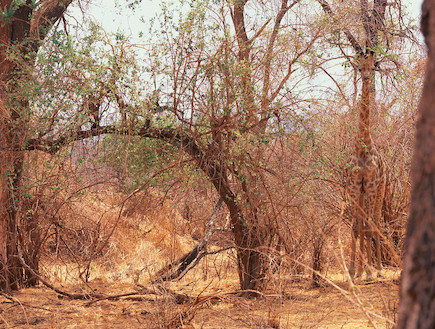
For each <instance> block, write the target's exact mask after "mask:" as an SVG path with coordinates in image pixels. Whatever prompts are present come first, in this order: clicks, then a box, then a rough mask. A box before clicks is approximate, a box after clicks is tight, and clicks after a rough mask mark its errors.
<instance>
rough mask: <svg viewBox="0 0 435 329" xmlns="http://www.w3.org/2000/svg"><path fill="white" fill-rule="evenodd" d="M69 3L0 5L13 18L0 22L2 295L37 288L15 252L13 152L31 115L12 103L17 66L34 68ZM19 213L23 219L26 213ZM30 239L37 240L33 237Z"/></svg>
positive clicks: (17, 179)
mask: <svg viewBox="0 0 435 329" xmlns="http://www.w3.org/2000/svg"><path fill="white" fill-rule="evenodd" d="M71 2H72V0H51V1H43V2H41V4H40V6H37V9H34V7H33V5H32V4H33V2H32V1H30V0H28V1H25V2H24V4H20V5H18V4H17V2H16V1H12V0H0V10H1V11H2V12H4V13H8V14H9V13H11V14H12V15H11V16H10V17H6V15H4V17H3V19H0V23H1V24H0V84H1V87H0V143H1V144H0V146H1V147H0V160H1V161H0V289H1V290H4V291H9V290H15V289H19V288H20V287H21V286H23V284H25V282H27V284H29V283H30V284H36V282H37V280H36V279H35V278H34V277H33V276H32V275H31V274H30V272H28V271H26V270H25V268H24V267H23V266H22V264H21V263H20V261H19V259H18V255H19V254H20V253H21V252H23V250H19V244H22V241H19V222H18V219H19V218H18V207H19V204H20V198H21V193H20V185H21V175H22V169H23V159H24V154H23V152H21V151H16V152H14V151H13V150H14V149H20V147H23V148H24V141H25V133H26V129H25V125H26V123H27V121H28V115H30V113H29V108H28V104H29V100H28V99H26V98H25V97H23V96H19V97H15V96H17V95H19V89H18V88H19V85H20V84H19V82H20V81H22V79H26V78H27V77H26V75H25V74H23V73H22V72H20V69H21V68H20V66H19V65H25V66H32V65H33V64H34V58H35V56H36V53H37V51H38V49H39V46H40V44H41V41H42V40H43V39H44V38H45V36H46V34H47V33H48V31H49V30H50V27H51V26H52V25H53V24H54V23H55V22H56V21H57V20H58V19H59V18H60V17H61V16H62V15H63V13H64V12H65V10H66V8H67V7H68V6H69V4H70V3H71ZM20 3H21V2H20ZM10 50H12V51H17V55H19V56H17V58H14V60H13V61H10V60H9V58H8V52H9V51H10ZM20 58H21V59H22V62H21V63H20ZM22 212H23V213H26V209H24V211H22ZM32 225H33V224H32ZM25 230H26V228H24V231H25ZM32 233H33V235H34V237H33V238H34V240H35V239H36V240H37V237H36V236H35V234H37V231H33V232H32ZM19 242H20V243H19ZM37 250H38V247H37V246H35V245H32V244H30V245H28V246H27V250H26V251H27V252H28V253H30V254H29V255H24V258H26V259H27V260H29V261H30V260H32V262H31V263H32V264H31V265H32V268H33V269H35V270H37V267H38V264H37V262H38V257H37V254H36V253H37ZM28 256H29V257H28ZM29 265H30V264H29Z"/></svg>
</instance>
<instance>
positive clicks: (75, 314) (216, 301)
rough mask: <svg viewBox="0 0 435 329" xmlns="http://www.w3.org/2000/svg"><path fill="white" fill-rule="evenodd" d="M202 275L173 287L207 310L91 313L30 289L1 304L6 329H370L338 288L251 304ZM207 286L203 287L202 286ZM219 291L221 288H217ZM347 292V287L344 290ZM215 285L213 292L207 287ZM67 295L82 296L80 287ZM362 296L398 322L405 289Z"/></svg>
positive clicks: (109, 286)
mask: <svg viewBox="0 0 435 329" xmlns="http://www.w3.org/2000/svg"><path fill="white" fill-rule="evenodd" d="M197 275H198V273H197V274H195V275H190V276H189V278H186V279H183V280H182V282H178V283H175V284H174V283H172V284H171V285H170V286H171V288H172V289H176V290H177V291H179V292H180V291H184V292H187V293H189V294H190V295H193V296H195V295H198V294H201V295H202V296H205V295H213V296H215V298H213V299H210V300H209V301H208V302H205V303H203V304H202V305H201V307H199V308H197V309H192V308H191V305H189V303H188V304H186V305H177V304H175V303H174V301H173V300H171V298H170V297H169V296H165V295H162V296H153V295H146V296H143V300H140V301H139V300H128V299H127V300H122V298H121V299H119V300H115V301H109V300H103V301H100V302H97V303H94V304H92V305H90V306H86V304H87V303H86V301H75V300H67V299H64V298H59V296H57V295H56V294H55V293H54V292H53V291H50V290H48V289H46V288H44V287H39V288H29V289H23V290H21V291H19V292H18V293H16V294H15V295H14V296H13V299H12V300H10V299H8V298H6V297H1V298H0V301H1V314H0V315H1V320H2V322H3V323H2V326H3V327H4V328H27V327H29V328H30V327H31V328H35V327H37V328H171V327H172V328H175V327H176V326H171V325H170V324H171V323H173V320H174V319H177V316H178V317H179V315H180V314H183V312H186V310H187V311H189V310H190V309H192V314H191V315H192V316H194V318H193V321H192V322H191V325H193V327H194V328H368V327H371V325H370V323H369V321H368V319H367V317H366V315H365V314H364V312H363V311H362V310H361V308H360V307H359V306H358V305H356V304H354V303H352V302H350V301H348V300H347V299H346V298H343V295H342V293H341V292H340V291H338V290H337V289H335V288H333V287H324V288H319V289H309V288H308V287H309V282H308V280H302V281H300V282H299V283H297V284H295V283H292V284H289V285H287V287H286V289H285V292H284V293H283V294H272V293H271V294H266V295H265V298H261V299H257V300H249V299H245V298H241V297H235V296H233V295H228V294H226V293H225V292H229V291H234V289H235V287H236V284H237V282H236V280H235V278H233V280H231V278H228V280H225V281H220V282H215V280H209V281H208V282H207V280H206V281H202V280H201V281H198V280H197V278H196V279H195V277H197ZM200 282H201V283H200ZM214 283H216V284H214ZM337 283H338V284H339V285H343V283H340V282H337ZM90 285H91V286H92V288H94V289H95V290H96V291H99V292H105V293H111V294H118V293H123V292H126V291H131V290H132V289H133V288H134V287H133V285H132V284H129V283H126V282H117V283H114V282H109V281H105V280H98V279H97V280H94V281H91V282H90ZM205 285H207V286H206V287H204V286H205ZM65 289H68V290H70V291H71V290H73V291H76V292H79V291H81V290H82V287H80V286H69V287H65ZM357 289H358V296H359V297H360V298H361V300H362V302H363V303H364V306H365V307H366V308H367V309H369V310H370V311H373V312H376V313H378V314H379V315H382V316H385V317H386V318H389V319H392V316H393V314H394V313H395V309H396V305H397V301H398V297H397V294H398V287H397V284H395V283H394V281H392V280H391V279H388V280H384V281H383V282H378V283H373V284H367V285H365V284H361V285H357ZM372 321H373V322H374V324H375V325H376V327H377V328H391V327H392V326H391V325H390V324H389V323H388V322H387V321H386V320H385V319H372Z"/></svg>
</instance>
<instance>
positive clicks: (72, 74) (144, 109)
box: [15, 0, 322, 294]
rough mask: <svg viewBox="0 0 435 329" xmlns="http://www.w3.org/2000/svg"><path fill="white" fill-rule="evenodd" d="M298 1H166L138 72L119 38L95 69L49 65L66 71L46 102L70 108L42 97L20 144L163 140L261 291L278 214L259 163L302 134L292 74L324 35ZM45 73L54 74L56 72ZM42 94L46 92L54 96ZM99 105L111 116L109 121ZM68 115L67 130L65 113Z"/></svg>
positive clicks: (246, 285)
mask: <svg viewBox="0 0 435 329" xmlns="http://www.w3.org/2000/svg"><path fill="white" fill-rule="evenodd" d="M298 2H299V1H285V0H282V1H280V2H279V3H278V4H273V3H267V4H263V3H262V2H258V3H257V2H248V1H236V2H229V3H220V4H216V3H213V2H208V1H200V2H194V3H193V2H192V4H191V5H192V7H191V8H190V9H189V10H187V13H186V14H182V13H183V12H186V10H184V11H183V10H182V11H179V12H180V13H181V14H174V13H171V12H169V9H168V8H165V11H164V15H165V16H164V20H163V21H164V23H165V25H164V26H163V29H160V28H159V29H158V30H157V31H155V33H154V34H153V35H154V36H159V38H160V39H159V40H163V42H160V43H157V44H155V45H154V46H153V47H151V48H150V49H149V54H150V57H149V59H148V60H149V68H148V71H147V72H145V74H144V75H141V74H142V73H138V72H139V71H140V70H139V69H138V66H137V65H135V60H134V58H135V56H134V51H133V50H132V49H131V47H130V46H129V45H128V43H127V42H125V39H124V37H123V36H122V35H121V34H117V35H115V39H116V42H115V43H116V44H109V43H107V44H106V46H109V47H108V48H109V49H110V51H111V54H110V51H109V53H107V52H106V53H105V54H107V56H106V58H98V59H97V61H98V63H100V64H98V65H96V64H95V61H94V62H92V65H88V66H86V65H82V64H79V63H76V62H75V61H76V59H77V58H74V56H72V57H68V56H60V57H59V58H61V59H62V60H61V61H59V60H58V61H57V63H56V64H54V66H53V64H50V65H52V67H54V68H55V70H54V71H55V72H65V71H68V72H69V73H68V74H67V75H60V77H61V79H58V80H57V81H60V82H62V84H60V83H57V87H58V88H61V90H62V93H54V97H58V98H57V99H58V100H59V101H61V99H60V97H59V94H62V99H65V98H68V97H69V98H70V99H74V100H75V103H76V104H79V105H78V106H77V105H75V106H74V105H73V102H71V104H70V105H68V104H65V105H66V106H65V107H64V108H63V107H60V106H58V105H56V107H54V108H53V106H52V105H47V106H46V105H44V103H43V102H41V103H40V105H41V108H42V109H43V110H45V111H48V112H46V115H41V116H40V117H41V120H42V121H41V122H40V123H39V124H38V125H39V126H43V127H47V130H44V133H43V134H42V135H41V134H39V135H38V134H33V135H32V136H29V138H28V139H27V141H26V145H25V147H24V148H25V149H27V150H35V149H38V150H43V151H45V152H56V151H58V150H59V149H61V148H62V147H64V146H65V145H68V144H70V143H73V142H74V141H76V140H81V139H86V138H91V137H93V136H100V135H109V134H113V135H117V136H120V137H121V138H124V137H127V136H138V137H141V138H147V139H158V140H162V141H165V142H167V143H170V144H172V145H173V146H174V147H175V148H176V149H178V150H182V151H183V152H184V154H185V156H186V159H185V162H189V163H190V164H193V165H194V166H196V168H197V169H198V174H200V175H202V177H204V179H206V180H208V181H209V183H211V184H212V185H213V186H214V188H215V190H216V193H217V195H218V196H219V197H220V198H222V199H223V201H224V203H225V204H226V206H227V208H228V211H229V213H230V218H231V230H232V233H233V237H234V243H235V246H236V250H237V261H238V271H239V278H240V285H241V288H242V289H243V290H248V292H247V293H248V294H250V293H252V291H253V290H257V289H261V288H262V281H263V278H264V275H265V273H266V271H267V266H266V264H265V263H264V261H263V260H264V259H263V254H264V253H265V251H266V250H267V249H268V247H269V245H273V244H274V243H275V242H274V241H276V240H277V235H278V232H279V229H278V228H277V227H276V225H275V226H272V224H273V221H277V218H275V217H274V215H277V213H275V214H273V213H272V211H270V210H269V209H267V205H268V204H271V203H273V199H271V196H270V193H269V194H268V191H267V183H266V181H265V179H264V177H265V175H275V173H274V172H273V171H271V169H270V168H268V166H267V160H266V158H265V157H266V156H269V158H270V154H269V155H268V154H267V152H266V148H265V146H266V145H268V143H270V142H271V140H272V139H273V138H275V137H279V136H280V134H282V133H283V131H285V130H286V129H288V130H292V131H296V130H297V129H299V128H297V127H298V124H299V123H300V122H301V121H302V120H301V117H300V116H299V115H298V114H296V113H297V112H298V111H299V110H300V111H301V112H303V111H305V109H304V106H303V104H302V103H303V101H301V102H299V101H298V100H297V96H294V94H292V92H295V90H296V88H294V86H292V84H291V83H290V77H291V76H292V74H293V73H294V71H295V69H296V67H298V65H299V64H300V63H301V62H302V58H303V56H304V54H306V53H307V52H308V51H309V49H310V47H311V45H312V44H313V43H314V42H315V40H316V39H317V38H318V36H319V35H320V34H321V31H322V29H321V27H319V28H318V27H317V26H315V25H313V24H311V25H310V24H309V23H306V22H305V21H302V20H301V17H303V15H300V13H298V12H292V10H295V9H294V8H297V4H298ZM250 5H252V7H249V6H250ZM255 5H260V6H262V10H261V11H260V12H261V13H262V15H259V16H258V19H257V18H256V19H253V18H250V15H249V11H250V10H255ZM307 15H308V14H307ZM174 17H175V18H177V19H178V21H174ZM293 19H294V20H297V22H295V23H294V27H292V24H291V22H292V20H293ZM306 19H307V22H308V21H309V20H310V17H308V16H307V18H306ZM284 21H286V24H285V25H283V22H284ZM216 22H217V23H216ZM304 24H305V27H306V28H301V25H302V26H303V25H304ZM230 25H232V27H233V29H232V28H230ZM283 26H285V28H284V27H283ZM232 31H234V34H233V32H232ZM99 37H100V39H98V38H99ZM93 38H94V39H93ZM95 38H97V39H95ZM91 39H92V40H93V41H92V40H91V41H89V40H87V42H88V43H89V45H91V46H92V47H94V48H95V43H96V42H97V41H96V40H100V41H101V35H100V36H98V33H96V34H95V35H94V37H91ZM62 42H65V44H66V47H64V46H62V47H59V49H60V50H61V51H64V52H65V51H66V52H67V53H68V52H71V51H73V49H74V46H72V45H71V42H70V39H68V37H67V38H65V39H64V41H62V39H57V40H56V42H55V43H56V44H60V43H62ZM76 53H79V54H82V55H80V56H83V61H84V62H85V63H88V62H90V61H91V60H90V59H89V58H90V56H92V51H91V52H88V51H83V52H81V51H77V50H76ZM102 57H103V56H102ZM68 58H69V59H70V62H68ZM73 63H74V64H73ZM283 63H285V64H283ZM50 65H48V66H50ZM56 65H57V66H56ZM62 65H63V66H62ZM86 70H87V71H86ZM81 71H83V72H81ZM84 71H86V73H84ZM47 72H48V73H50V74H52V75H53V69H48V70H47ZM42 76H44V75H43V74H41V77H42ZM144 76H146V77H147V78H148V79H150V80H151V81H154V82H155V88H154V90H149V89H148V90H145V89H143V90H141V88H138V86H140V84H139V83H138V81H141V80H143V77H144ZM41 77H40V78H41ZM84 77H86V78H84ZM52 79H53V78H52ZM60 85H65V86H67V87H60ZM144 85H147V83H146V81H145V82H144ZM294 85H297V82H295V83H294ZM47 93H48V94H50V93H53V91H50V90H47ZM48 94H47V95H44V97H45V98H46V99H51V98H50V97H48ZM65 95H67V96H65ZM299 103H301V104H299ZM107 108H110V109H111V110H112V111H116V115H115V116H113V115H112V117H111V118H108V114H110V111H107V110H106V109H107ZM112 114H113V113H112ZM68 116H69V119H68V121H67V125H66V126H65V121H63V119H62V118H65V117H68ZM292 116H293V117H295V118H296V119H295V120H292V119H291V118H292ZM47 131H51V133H47ZM54 132H56V133H54ZM15 149H16V148H15ZM265 200H267V202H265Z"/></svg>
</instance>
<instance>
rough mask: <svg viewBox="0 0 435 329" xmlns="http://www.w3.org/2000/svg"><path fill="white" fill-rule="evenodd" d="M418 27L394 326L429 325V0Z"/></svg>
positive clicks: (434, 137) (434, 104) (434, 58)
mask: <svg viewBox="0 0 435 329" xmlns="http://www.w3.org/2000/svg"><path fill="white" fill-rule="evenodd" d="M421 29H422V32H423V34H424V37H425V41H426V45H427V46H428V59H427V66H426V77H425V81H424V86H423V95H422V100H421V103H420V108H419V111H420V118H419V120H418V122H417V135H416V144H415V151H414V157H413V162H412V168H411V181H412V182H413V187H412V192H411V208H410V215H409V221H408V232H407V240H406V246H405V249H406V251H405V259H404V267H403V272H402V280H401V286H400V305H399V322H398V325H397V328H398V329H405V328H407V329H433V328H435V152H434V150H435V0H425V1H424V3H423V7H422V21H421Z"/></svg>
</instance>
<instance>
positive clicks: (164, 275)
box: [152, 198, 228, 283]
mask: <svg viewBox="0 0 435 329" xmlns="http://www.w3.org/2000/svg"><path fill="white" fill-rule="evenodd" d="M222 202H223V198H220V199H219V201H218V202H217V203H216V206H215V207H214V210H213V212H212V214H211V216H210V220H209V221H208V224H207V228H208V230H207V233H206V234H205V236H204V238H203V239H202V240H201V242H199V243H198V244H197V245H196V246H195V247H194V248H193V249H192V250H191V251H190V252H188V253H187V254H184V255H183V256H181V257H180V258H179V259H177V260H176V261H175V262H173V263H171V264H169V265H167V266H165V267H164V268H162V269H161V270H159V271H158V272H157V273H156V275H155V276H156V277H155V278H154V280H152V282H153V283H155V282H159V281H171V280H175V279H177V278H180V276H181V277H183V276H184V275H186V273H187V272H188V271H190V270H191V269H192V268H193V267H195V266H196V265H197V264H198V263H199V260H200V259H201V258H203V257H204V256H206V255H208V254H211V253H207V252H205V253H202V254H200V252H201V251H202V250H203V249H204V248H205V247H206V246H207V243H208V241H209V240H210V238H211V236H212V235H213V234H214V233H215V232H216V231H217V229H216V227H215V222H216V218H217V214H218V213H219V210H220V208H221V207H222ZM227 249H228V248H227ZM223 250H226V249H222V250H220V251H223ZM195 259H196V260H197V261H196V262H195V263H194V264H193V265H192V266H190V267H189V265H190V264H191V263H192V262H193V261H195ZM175 267H177V269H176V270H175V271H172V269H174V268H175Z"/></svg>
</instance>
